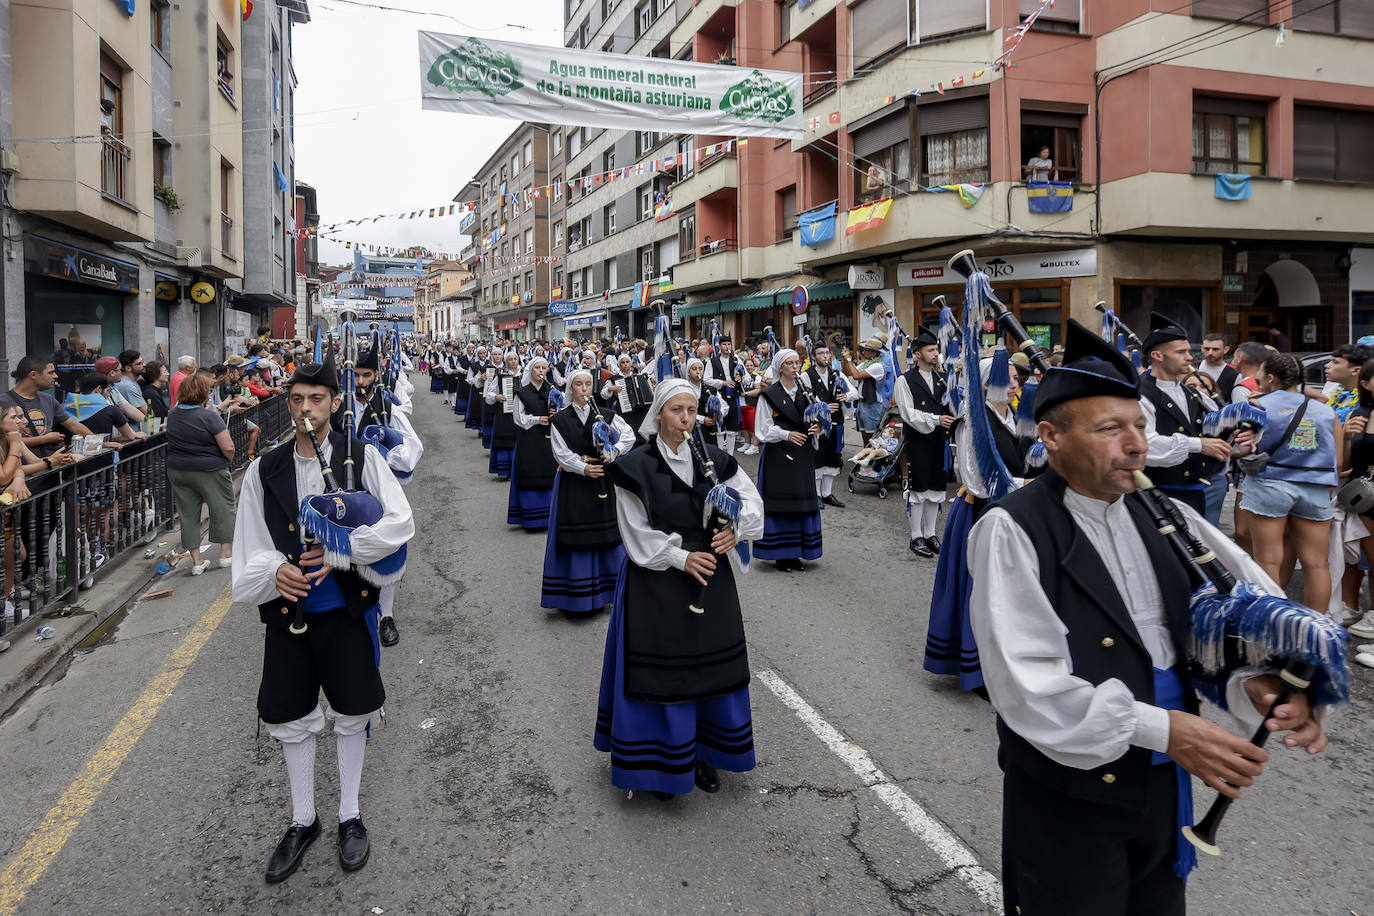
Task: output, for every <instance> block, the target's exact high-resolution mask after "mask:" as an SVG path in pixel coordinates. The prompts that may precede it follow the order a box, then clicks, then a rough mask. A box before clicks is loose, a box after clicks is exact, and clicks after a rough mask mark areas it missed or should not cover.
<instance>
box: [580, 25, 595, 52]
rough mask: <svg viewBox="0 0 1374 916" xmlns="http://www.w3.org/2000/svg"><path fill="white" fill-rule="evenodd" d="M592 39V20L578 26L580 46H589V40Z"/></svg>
mask: <svg viewBox="0 0 1374 916" xmlns="http://www.w3.org/2000/svg"><path fill="white" fill-rule="evenodd" d="M591 40H592V24H591V23H590V22H584V23H582V24H581V25H580V26H578V27H577V46H578V47H579V48H585V47H587V42H589V41H591Z"/></svg>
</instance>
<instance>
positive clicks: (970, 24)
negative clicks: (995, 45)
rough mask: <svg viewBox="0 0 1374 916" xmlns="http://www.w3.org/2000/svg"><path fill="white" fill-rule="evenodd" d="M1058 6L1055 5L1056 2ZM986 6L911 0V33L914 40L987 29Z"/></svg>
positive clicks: (957, 1) (959, 1)
mask: <svg viewBox="0 0 1374 916" xmlns="http://www.w3.org/2000/svg"><path fill="white" fill-rule="evenodd" d="M1055 5H1056V6H1058V4H1057V3H1056V4H1055ZM987 27H988V19H987V7H986V6H985V5H984V4H982V3H969V2H968V0H911V36H912V39H913V40H916V41H930V40H931V39H932V38H948V37H950V36H952V35H959V34H962V33H964V32H981V31H984V30H985V29H987Z"/></svg>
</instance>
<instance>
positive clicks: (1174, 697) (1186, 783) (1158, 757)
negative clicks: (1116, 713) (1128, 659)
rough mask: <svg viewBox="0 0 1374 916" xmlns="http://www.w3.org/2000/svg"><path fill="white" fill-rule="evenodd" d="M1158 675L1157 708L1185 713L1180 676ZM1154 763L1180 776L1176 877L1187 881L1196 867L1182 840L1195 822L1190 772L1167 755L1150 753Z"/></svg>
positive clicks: (1158, 672)
mask: <svg viewBox="0 0 1374 916" xmlns="http://www.w3.org/2000/svg"><path fill="white" fill-rule="evenodd" d="M1154 672H1155V705H1156V706H1158V707H1159V708H1161V709H1177V710H1180V711H1184V710H1185V709H1186V707H1185V706H1184V703H1183V681H1181V680H1179V677H1178V674H1177V673H1175V672H1174V671H1173V669H1169V670H1163V669H1160V668H1156V669H1154ZM1150 763H1152V764H1156V765H1158V764H1165V763H1167V764H1172V765H1173V767H1174V769H1175V770H1176V771H1177V773H1176V775H1177V777H1178V810H1177V812H1176V814H1177V819H1178V830H1176V831H1175V836H1174V844H1175V846H1176V847H1177V853H1176V855H1175V858H1174V874H1176V875H1178V876H1179V877H1180V878H1187V877H1188V873H1189V872H1190V871H1192V870H1193V869H1194V868H1196V867H1197V850H1196V849H1194V848H1193V844H1192V843H1189V842H1188V841H1187V840H1186V839H1184V837H1183V832H1182V831H1183V828H1184V827H1187V826H1189V825H1191V824H1192V823H1193V783H1192V779H1191V778H1190V777H1189V775H1188V771H1187V770H1185V769H1184V768H1183V767H1181V766H1179V765H1178V764H1176V763H1174V762H1173V758H1171V757H1170V756H1169V755H1168V754H1165V753H1161V752H1160V751H1153V752H1151V754H1150Z"/></svg>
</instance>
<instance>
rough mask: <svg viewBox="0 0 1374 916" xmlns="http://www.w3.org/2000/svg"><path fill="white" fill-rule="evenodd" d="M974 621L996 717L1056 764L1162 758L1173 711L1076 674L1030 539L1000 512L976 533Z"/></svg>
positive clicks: (971, 551) (972, 542)
mask: <svg viewBox="0 0 1374 916" xmlns="http://www.w3.org/2000/svg"><path fill="white" fill-rule="evenodd" d="M968 561H969V568H970V570H971V572H972V575H973V596H972V601H971V603H970V610H969V613H970V617H971V620H972V624H973V633H974V637H975V638H976V640H977V643H978V653H979V657H980V659H981V661H982V665H983V682H984V684H985V686H986V687H987V690H988V697H989V699H991V700H992V705H993V708H994V709H996V710H997V713H998V715H1000V716H1001V717H1002V720H1003V721H1004V722H1006V723H1007V726H1008V727H1009V728H1010V729H1011V730H1012V731H1014V732H1016V733H1017V734H1018V735H1020V736H1021V737H1022V738H1024V739H1026V740H1027V741H1029V742H1030V743H1031V744H1032V745H1034V746H1035V748H1036V749H1037V750H1039V751H1041V752H1042V753H1043V754H1044V755H1045V756H1047V757H1049V758H1050V759H1051V760H1053V761H1055V762H1056V763H1059V764H1062V765H1063V766H1070V767H1075V768H1077V769H1082V770H1090V769H1093V768H1094V767H1099V766H1102V765H1104V764H1107V763H1110V762H1112V761H1113V760H1116V759H1117V758H1119V757H1120V756H1121V755H1122V754H1124V753H1126V751H1127V750H1128V749H1129V748H1130V747H1131V746H1132V745H1136V746H1138V747H1144V748H1148V749H1150V750H1153V751H1164V750H1165V749H1166V748H1167V747H1168V744H1169V714H1168V711H1167V710H1164V709H1161V708H1159V707H1158V706H1153V705H1150V704H1148V703H1143V702H1140V701H1137V700H1136V699H1135V697H1134V696H1133V695H1132V694H1131V692H1130V690H1129V689H1128V688H1127V687H1126V685H1125V684H1124V683H1122V682H1121V681H1120V680H1119V679H1117V678H1110V679H1108V680H1106V681H1103V682H1102V683H1101V684H1097V685H1093V684H1091V683H1089V682H1088V681H1086V680H1084V679H1082V678H1080V677H1076V676H1075V675H1074V674H1073V673H1072V671H1071V670H1070V662H1069V643H1068V638H1067V633H1068V630H1067V629H1066V628H1065V627H1064V622H1063V621H1062V620H1060V619H1059V615H1058V614H1056V613H1055V612H1054V608H1053V607H1052V606H1051V605H1050V601H1049V598H1048V597H1046V595H1045V592H1044V590H1043V589H1042V588H1041V586H1040V572H1039V569H1040V564H1039V560H1038V557H1037V555H1036V552H1035V548H1034V546H1032V544H1031V542H1030V538H1029V537H1028V536H1027V535H1026V533H1025V530H1024V529H1022V528H1021V526H1020V525H1018V524H1017V523H1016V522H1015V521H1013V520H1012V518H1011V516H1010V515H1008V514H1007V513H1006V511H1005V510H1002V509H996V508H994V509H990V510H989V511H988V512H987V514H985V515H984V516H983V517H982V518H981V519H980V520H979V521H978V523H977V524H976V525H974V526H973V530H972V531H971V532H970V533H969V542H968Z"/></svg>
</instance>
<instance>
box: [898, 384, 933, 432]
mask: <svg viewBox="0 0 1374 916" xmlns="http://www.w3.org/2000/svg"><path fill="white" fill-rule="evenodd" d="M892 393H893V396H894V397H895V398H896V399H897V409H898V410H899V411H900V412H901V414H902V422H903V423H905V424H906V425H907V426H910V427H911V428H912V429H914V430H916V431H917V432H918V433H933V432H935V427H937V426H939V425H940V415H939V414H935V413H929V412H927V411H924V410H917V409H916V405H915V403H914V402H913V401H912V399H911V386H910V385H908V384H907V383H906V376H905V375H903V376H899V377H898V379H897V383H896V385H895V386H894V387H893V389H892Z"/></svg>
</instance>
